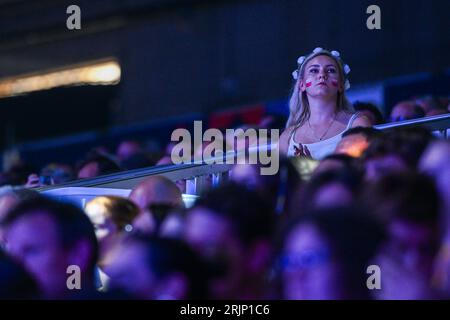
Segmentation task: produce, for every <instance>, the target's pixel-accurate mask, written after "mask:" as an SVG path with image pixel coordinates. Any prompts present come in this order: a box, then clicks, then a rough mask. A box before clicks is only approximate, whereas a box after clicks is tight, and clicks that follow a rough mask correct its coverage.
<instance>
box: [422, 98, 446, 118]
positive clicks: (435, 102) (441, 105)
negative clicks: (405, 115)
mask: <svg viewBox="0 0 450 320" xmlns="http://www.w3.org/2000/svg"><path fill="white" fill-rule="evenodd" d="M415 103H416V104H417V105H419V106H420V107H421V108H422V110H423V111H424V112H425V114H427V116H428V115H429V114H430V115H431V114H432V113H433V111H435V110H440V109H445V106H446V104H445V101H441V99H440V97H437V96H434V95H428V96H423V97H419V98H416V99H415Z"/></svg>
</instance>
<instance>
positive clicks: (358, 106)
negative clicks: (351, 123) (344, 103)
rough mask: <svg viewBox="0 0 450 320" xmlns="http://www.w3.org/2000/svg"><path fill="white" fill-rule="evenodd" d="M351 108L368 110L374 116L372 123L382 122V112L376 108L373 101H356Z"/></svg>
mask: <svg viewBox="0 0 450 320" xmlns="http://www.w3.org/2000/svg"><path fill="white" fill-rule="evenodd" d="M353 108H355V111H356V112H358V111H369V112H370V113H372V114H373V116H374V117H375V123H374V124H382V123H383V122H384V117H383V114H382V113H381V111H380V109H378V108H377V106H375V105H374V104H373V103H369V102H361V101H356V102H355V103H354V104H353Z"/></svg>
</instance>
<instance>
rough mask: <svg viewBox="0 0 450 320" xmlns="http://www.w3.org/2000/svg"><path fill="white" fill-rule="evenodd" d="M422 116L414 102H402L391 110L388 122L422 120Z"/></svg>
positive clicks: (422, 113) (422, 112) (423, 114)
mask: <svg viewBox="0 0 450 320" xmlns="http://www.w3.org/2000/svg"><path fill="white" fill-rule="evenodd" d="M424 116H425V112H424V111H423V109H422V108H421V107H420V106H418V105H417V104H416V103H415V102H414V101H402V102H399V103H397V104H396V105H395V106H394V107H393V108H392V110H391V115H390V117H389V122H397V121H403V120H410V119H416V118H422V117H424Z"/></svg>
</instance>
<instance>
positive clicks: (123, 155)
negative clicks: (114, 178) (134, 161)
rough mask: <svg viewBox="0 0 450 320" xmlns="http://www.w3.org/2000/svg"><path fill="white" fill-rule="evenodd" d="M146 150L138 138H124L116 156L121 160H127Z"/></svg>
mask: <svg viewBox="0 0 450 320" xmlns="http://www.w3.org/2000/svg"><path fill="white" fill-rule="evenodd" d="M143 151H144V148H143V147H142V144H141V143H140V142H139V141H136V140H124V141H122V142H121V143H120V144H119V145H118V147H117V150H116V157H117V159H118V160H119V162H122V161H124V160H127V159H129V158H131V157H132V156H134V155H136V154H140V153H142V152H143Z"/></svg>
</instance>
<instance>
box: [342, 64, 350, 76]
mask: <svg viewBox="0 0 450 320" xmlns="http://www.w3.org/2000/svg"><path fill="white" fill-rule="evenodd" d="M350 71H351V69H350V67H349V66H348V64H346V65H344V72H345V74H349V73H350Z"/></svg>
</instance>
